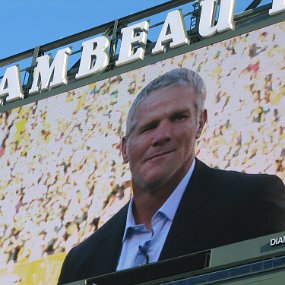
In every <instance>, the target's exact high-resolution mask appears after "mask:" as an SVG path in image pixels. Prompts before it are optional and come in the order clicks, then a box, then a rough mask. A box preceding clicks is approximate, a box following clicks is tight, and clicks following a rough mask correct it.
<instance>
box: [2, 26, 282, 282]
mask: <svg viewBox="0 0 285 285" xmlns="http://www.w3.org/2000/svg"><path fill="white" fill-rule="evenodd" d="M284 33H285V22H281V23H278V24H274V25H271V26H268V27H265V28H262V29H259V30H256V31H252V32H249V33H247V34H243V35H241V36H237V37H234V38H231V39H227V40H224V41H222V42H218V43H215V44H212V45H209V46H205V47H202V48H200V49H197V50H193V51H191V52H188V53H186V54H181V55H178V56H175V57H173V58H170V59H166V60H164V61H161V62H157V63H155V64H152V65H148V66H145V67H142V68H139V69H136V70H133V71H129V72H126V73H123V74H120V75H117V76H114V77H112V78H108V79H106V80H103V81H100V82H96V83H94V84H90V85H88V86H84V87H81V88H78V89H75V90H72V91H69V92H66V93H63V94H59V95H56V96H53V97H49V98H47V99H43V100H39V101H37V102H35V103H32V104H29V105H25V106H22V107H19V108H16V109H12V110H10V111H7V112H4V113H1V114H0V130H1V131H0V166H1V167H0V178H1V180H0V280H2V281H3V280H5V282H6V283H5V284H8V282H11V284H29V285H31V284H43V285H45V284H49V285H51V284H55V283H56V280H57V277H58V274H59V270H60V267H61V263H62V261H63V258H64V256H65V254H66V253H67V252H68V251H69V250H70V249H71V248H72V247H73V246H74V245H76V244H78V243H79V242H81V241H83V240H84V239H86V238H87V237H88V236H89V235H91V234H92V233H93V232H94V231H96V230H97V229H98V228H99V227H100V226H101V225H102V224H104V223H105V222H106V221H107V220H108V219H109V218H110V217H112V216H113V215H114V214H115V213H116V212H117V211H118V210H119V209H120V208H121V207H123V205H125V204H126V203H127V202H128V201H129V199H130V197H131V195H132V190H131V181H130V178H131V176H130V172H129V169H128V165H127V164H124V163H123V159H122V155H121V153H120V141H121V138H122V136H123V135H124V133H125V122H126V117H127V112H128V109H129V107H130V105H131V103H132V101H133V100H134V98H135V97H136V95H137V94H138V92H139V91H140V90H141V89H142V88H143V87H144V86H145V85H146V84H147V83H148V82H150V81H151V80H152V79H154V78H155V77H157V76H158V75H160V74H163V73H165V72H167V71H170V70H172V69H174V68H177V67H187V68H189V69H192V70H194V71H196V72H198V73H199V74H200V75H201V76H202V77H203V79H204V80H205V82H206V85H207V99H206V107H207V109H208V122H207V124H206V127H205V129H204V131H203V134H202V136H201V138H200V139H199V141H198V143H197V157H198V158H199V159H200V160H202V161H203V162H205V163H206V164H208V165H210V166H212V167H216V168H221V169H228V170H237V171H241V172H247V173H269V174H276V175H277V176H279V177H280V178H281V179H282V180H283V181H285V87H284V78H285V68H284V62H285V61H284V55H285V46H284ZM51 276H52V277H51ZM1 278H2V279H1ZM51 278H52V279H51ZM39 280H41V282H42V283H37V282H39ZM12 282H14V283H12ZM0 283H1V284H3V283H2V282H0Z"/></svg>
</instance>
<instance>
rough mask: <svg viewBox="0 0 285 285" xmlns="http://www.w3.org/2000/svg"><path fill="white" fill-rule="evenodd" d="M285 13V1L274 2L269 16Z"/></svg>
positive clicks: (275, 0) (276, 0) (274, 0)
mask: <svg viewBox="0 0 285 285" xmlns="http://www.w3.org/2000/svg"><path fill="white" fill-rule="evenodd" d="M283 11H285V0H273V2H272V8H271V9H270V10H269V15H274V14H278V13H280V12H283Z"/></svg>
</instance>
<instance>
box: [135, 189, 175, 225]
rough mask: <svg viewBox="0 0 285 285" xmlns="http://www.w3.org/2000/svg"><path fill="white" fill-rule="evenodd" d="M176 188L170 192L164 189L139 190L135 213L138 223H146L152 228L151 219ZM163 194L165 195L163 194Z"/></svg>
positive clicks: (136, 197)
mask: <svg viewBox="0 0 285 285" xmlns="http://www.w3.org/2000/svg"><path fill="white" fill-rule="evenodd" d="M173 191H174V189H173V190H172V191H170V192H168V193H166V192H165V191H163V193H160V192H159V191H156V192H139V193H138V194H137V195H134V203H133V215H134V218H135V221H136V223H137V224H144V225H145V226H146V227H147V228H148V229H150V230H151V229H152V226H151V219H152V217H153V215H154V214H155V213H156V212H157V211H158V210H159V209H160V208H161V206H162V205H163V204H164V203H165V201H166V200H167V199H168V197H169V196H170V195H171V193H172V192H173ZM162 194H163V195H162Z"/></svg>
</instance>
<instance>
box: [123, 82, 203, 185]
mask: <svg viewBox="0 0 285 285" xmlns="http://www.w3.org/2000/svg"><path fill="white" fill-rule="evenodd" d="M194 92H195V90H194V89H193V88H191V87H189V86H180V85H178V86H171V87H165V88H162V89H158V90H155V91H153V92H152V93H151V94H149V96H148V97H147V98H146V99H144V101H143V102H142V103H141V105H140V106H139V107H138V109H137V110H136V113H135V115H134V119H133V121H132V128H131V129H132V131H131V133H130V135H129V136H128V137H127V138H123V142H122V150H123V157H124V161H125V162H129V166H130V170H131V173H132V180H133V186H134V190H135V189H140V190H151V189H161V188H162V187H163V186H164V185H168V186H169V185H172V186H173V187H176V185H177V184H178V183H179V181H180V180H181V179H182V178H183V176H184V175H185V174H186V172H187V170H188V169H189V167H190V165H191V163H192V161H193V159H194V156H195V143H196V139H197V138H198V137H199V136H200V134H201V131H202V128H203V126H204V123H205V121H206V111H205V112H203V113H201V114H200V115H199V116H198V115H197V111H196V107H195V98H194Z"/></svg>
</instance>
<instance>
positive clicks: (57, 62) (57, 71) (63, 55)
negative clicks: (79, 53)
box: [29, 48, 71, 94]
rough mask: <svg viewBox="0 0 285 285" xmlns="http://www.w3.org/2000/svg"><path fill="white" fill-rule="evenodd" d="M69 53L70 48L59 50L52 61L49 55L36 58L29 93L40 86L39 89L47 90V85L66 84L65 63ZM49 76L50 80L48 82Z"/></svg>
mask: <svg viewBox="0 0 285 285" xmlns="http://www.w3.org/2000/svg"><path fill="white" fill-rule="evenodd" d="M70 54H71V49H70V48H65V49H62V50H59V51H58V52H57V54H56V56H55V58H54V60H53V62H52V63H51V61H52V59H51V56H50V55H43V56H40V57H39V58H37V66H36V67H35V69H34V73H33V77H34V78H33V85H32V87H31V89H30V91H29V93H30V94H34V93H37V92H39V89H40V87H41V90H47V89H48V88H49V87H50V88H52V87H57V86H60V85H62V84H67V63H68V57H69V55H70ZM51 78H52V81H51V82H50V80H51Z"/></svg>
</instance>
